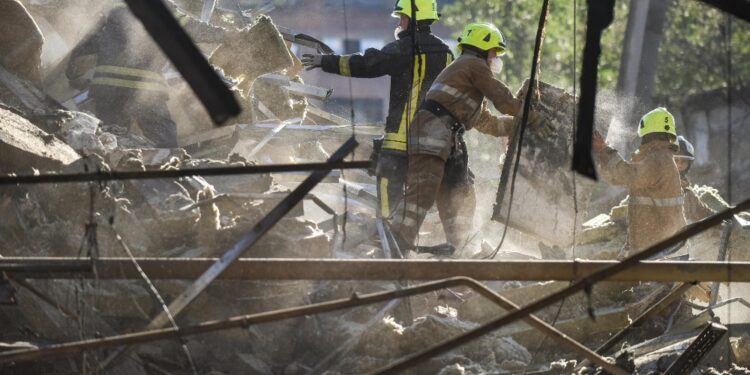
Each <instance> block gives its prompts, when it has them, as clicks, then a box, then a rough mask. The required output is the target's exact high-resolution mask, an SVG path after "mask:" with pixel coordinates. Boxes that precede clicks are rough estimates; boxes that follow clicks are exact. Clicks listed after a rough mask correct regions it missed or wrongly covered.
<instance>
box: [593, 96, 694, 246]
mask: <svg viewBox="0 0 750 375" xmlns="http://www.w3.org/2000/svg"><path fill="white" fill-rule="evenodd" d="M638 135H639V136H640V138H641V144H640V146H639V148H638V150H636V151H635V152H634V153H633V154H632V155H631V157H630V160H624V159H623V158H622V157H620V155H619V154H618V153H617V150H615V149H613V148H611V147H610V146H608V145H607V143H606V141H605V140H604V138H603V137H602V136H601V135H599V134H598V133H595V135H594V139H593V144H592V148H593V150H594V153H595V156H596V158H597V162H598V165H599V171H600V172H601V174H602V176H603V177H604V178H605V179H606V180H608V181H609V182H610V183H612V184H613V185H618V186H623V187H626V188H627V189H628V191H629V194H630V195H629V197H628V242H627V244H626V247H625V248H624V249H623V251H622V252H621V253H620V256H619V257H620V258H622V257H625V256H627V255H628V253H629V251H641V250H643V249H645V248H647V247H649V246H650V245H653V244H655V243H657V242H658V241H660V240H663V239H665V238H667V237H669V236H671V235H673V234H674V233H676V232H677V231H679V230H680V229H682V227H683V226H685V217H684V214H683V205H684V198H683V196H682V187H681V184H680V173H679V172H678V170H677V166H676V165H675V162H674V156H675V154H676V152H677V150H678V146H677V126H676V123H675V119H674V116H673V115H672V114H671V113H670V112H669V111H667V110H666V109H665V108H662V107H659V108H656V109H654V110H652V111H651V112H649V113H647V114H645V115H644V116H643V117H642V118H641V121H640V122H639V123H638Z"/></svg>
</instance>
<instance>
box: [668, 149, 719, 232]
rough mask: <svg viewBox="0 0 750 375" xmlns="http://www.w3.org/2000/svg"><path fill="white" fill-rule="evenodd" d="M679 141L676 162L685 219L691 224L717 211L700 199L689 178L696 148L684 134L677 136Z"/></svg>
mask: <svg viewBox="0 0 750 375" xmlns="http://www.w3.org/2000/svg"><path fill="white" fill-rule="evenodd" d="M677 143H678V145H679V146H680V151H678V152H677V155H675V156H674V162H675V164H677V170H678V171H680V182H681V184H682V195H683V197H685V206H684V211H685V219H686V220H687V222H688V224H691V223H694V222H696V221H700V220H703V219H705V218H707V217H709V216H711V215H713V214H715V213H716V211H714V210H712V209H711V208H710V207H708V206H707V205H706V204H705V203H703V201H701V200H700V198H699V197H698V194H696V192H695V186H693V184H692V183H690V179H688V175H687V174H688V171H690V167H691V166H692V165H693V161H694V160H695V148H693V144H692V143H690V142H689V141H688V140H687V139H685V137H683V136H679V137H677Z"/></svg>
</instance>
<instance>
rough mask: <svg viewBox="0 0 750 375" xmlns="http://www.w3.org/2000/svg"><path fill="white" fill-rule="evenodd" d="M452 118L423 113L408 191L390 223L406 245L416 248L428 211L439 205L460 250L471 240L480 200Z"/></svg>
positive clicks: (415, 127)
mask: <svg viewBox="0 0 750 375" xmlns="http://www.w3.org/2000/svg"><path fill="white" fill-rule="evenodd" d="M451 126H452V121H451V118H450V117H449V116H448V117H445V116H444V117H441V118H438V117H436V116H435V115H434V114H432V113H431V112H429V111H426V110H420V111H419V113H418V114H417V116H416V117H415V119H414V123H413V124H412V127H411V129H410V132H409V133H410V134H409V163H408V169H407V177H406V192H405V194H404V199H403V200H401V201H400V202H399V203H398V204H397V205H396V208H395V210H394V211H393V212H392V213H391V216H390V224H391V229H392V230H393V232H394V234H396V236H397V237H399V238H400V239H401V241H403V242H405V243H407V244H409V245H412V246H414V245H416V241H417V236H418V234H419V228H420V227H421V226H422V223H423V222H424V219H425V216H426V215H427V212H428V211H429V210H430V209H431V208H432V205H433V204H435V203H437V209H438V214H439V216H440V221H441V222H442V224H443V229H444V231H445V237H446V240H447V241H448V242H449V243H450V244H452V245H453V246H455V247H456V248H457V249H461V248H462V247H463V246H464V245H465V244H466V242H467V241H468V240H469V236H470V233H471V229H472V225H473V220H474V212H475V209H476V196H475V191H474V181H473V176H472V174H471V171H470V170H469V169H468V163H467V161H468V155H467V154H466V145H465V143H464V142H463V138H462V137H461V136H460V135H459V136H456V133H455V131H454V130H452V129H451Z"/></svg>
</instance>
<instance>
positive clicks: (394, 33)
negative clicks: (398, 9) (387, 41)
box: [393, 25, 404, 40]
mask: <svg viewBox="0 0 750 375" xmlns="http://www.w3.org/2000/svg"><path fill="white" fill-rule="evenodd" d="M402 31H404V29H403V28H402V27H401V25H398V26H396V29H395V30H393V38H395V39H396V40H399V39H401V38H399V37H398V34H401V32H402Z"/></svg>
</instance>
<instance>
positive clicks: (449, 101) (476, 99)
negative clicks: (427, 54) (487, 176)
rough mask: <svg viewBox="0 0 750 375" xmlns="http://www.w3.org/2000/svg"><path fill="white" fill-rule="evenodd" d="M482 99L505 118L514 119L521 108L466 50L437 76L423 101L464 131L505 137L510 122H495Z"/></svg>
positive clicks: (483, 61) (480, 61)
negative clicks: (430, 102) (437, 105)
mask: <svg viewBox="0 0 750 375" xmlns="http://www.w3.org/2000/svg"><path fill="white" fill-rule="evenodd" d="M485 98H487V99H489V101H490V102H492V104H493V105H494V107H495V108H496V109H497V110H498V111H500V112H502V113H504V114H506V115H510V116H515V115H516V114H517V113H519V111H520V109H521V101H520V100H518V99H516V98H515V97H514V96H513V94H512V93H511V91H510V89H508V87H507V86H505V84H504V83H503V82H501V81H498V80H497V79H496V78H495V76H494V75H493V74H492V71H491V70H490V67H489V66H488V65H487V62H486V61H485V60H484V59H483V58H481V57H479V56H477V55H475V54H473V53H472V52H471V51H468V50H467V51H465V52H464V54H463V55H461V56H460V57H459V58H458V59H456V61H455V62H453V64H451V65H450V66H448V67H447V68H445V70H443V72H442V73H440V75H439V76H438V77H437V79H435V83H434V84H433V85H432V87H431V88H430V90H429V91H428V92H427V97H426V98H425V99H429V100H434V101H436V102H438V103H440V104H442V105H443V107H445V108H447V109H448V111H450V113H451V114H452V115H453V116H454V117H455V119H456V121H458V122H460V123H462V124H463V125H464V126H465V127H466V129H467V130H468V129H471V128H473V127H475V126H476V127H478V129H477V130H479V131H481V132H484V133H489V134H491V135H495V136H507V135H508V134H509V133H510V126H508V124H509V123H510V122H509V121H503V122H502V123H499V122H498V121H499V120H498V118H497V117H496V116H493V115H492V114H491V113H490V111H489V109H488V108H487V106H486V105H485V104H484V99H485Z"/></svg>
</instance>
